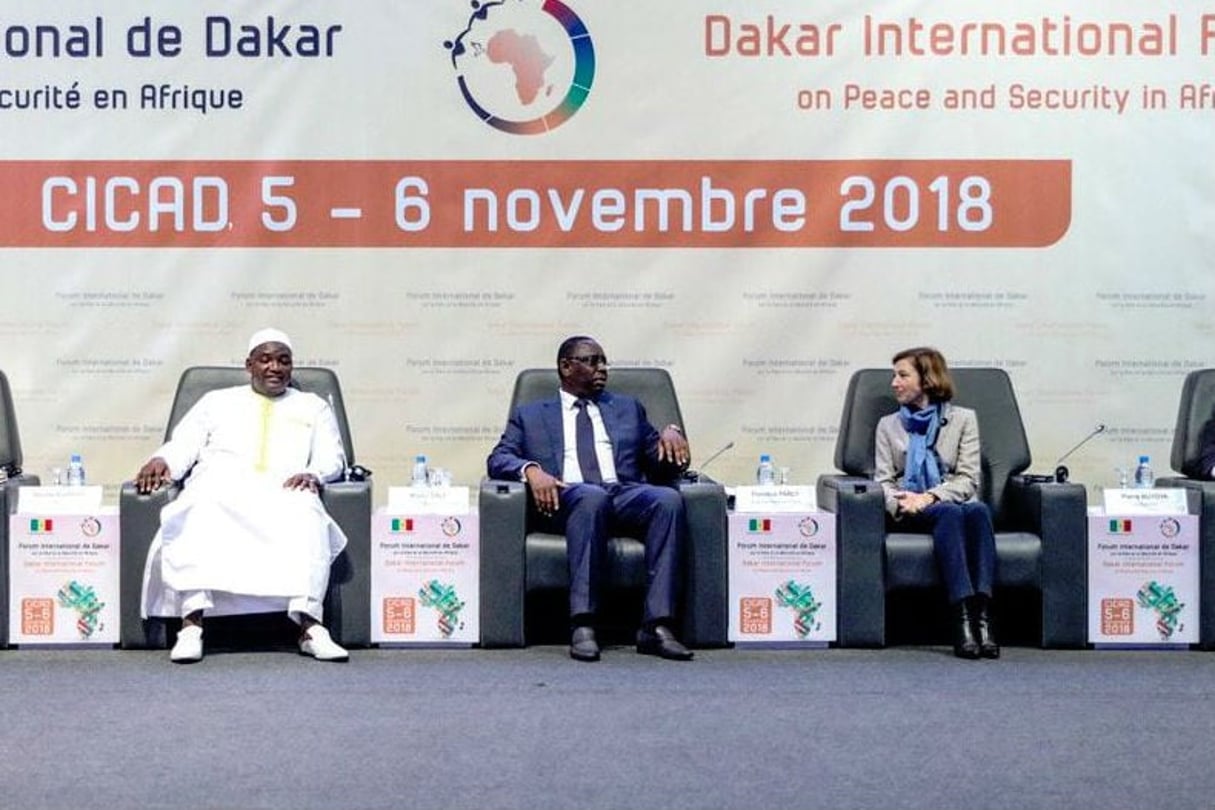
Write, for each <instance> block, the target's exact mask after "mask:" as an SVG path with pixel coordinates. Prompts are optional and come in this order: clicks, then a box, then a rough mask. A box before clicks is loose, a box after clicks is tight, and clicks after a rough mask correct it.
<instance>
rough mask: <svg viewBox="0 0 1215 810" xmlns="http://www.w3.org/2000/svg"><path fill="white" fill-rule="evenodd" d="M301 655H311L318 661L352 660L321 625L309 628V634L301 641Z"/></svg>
mask: <svg viewBox="0 0 1215 810" xmlns="http://www.w3.org/2000/svg"><path fill="white" fill-rule="evenodd" d="M300 653H302V654H303V655H311V656H312V657H313V658H315V659H316V660H318V661H345V660H347V659H348V658H350V653H348V652H346V650H345V649H344V648H342V647H341V646H340V645H339V644H338V643H337V642H336V641H334V640H333V639H332V638H330V637H329V631H328V630H326V629H325V628H324V627H323V626H321V625H319V624H314V625H312V627H309V628H308V634H307V635H306V636H305V637H304V638H301V639H300Z"/></svg>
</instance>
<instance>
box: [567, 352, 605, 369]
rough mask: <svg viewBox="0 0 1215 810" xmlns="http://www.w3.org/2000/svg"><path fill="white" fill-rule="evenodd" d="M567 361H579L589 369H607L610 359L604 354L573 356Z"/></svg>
mask: <svg viewBox="0 0 1215 810" xmlns="http://www.w3.org/2000/svg"><path fill="white" fill-rule="evenodd" d="M565 359H566V360H577V361H578V362H579V363H581V364H582V365H584V366H587V367H589V368H601V367H602V368H606V367H607V364H608V359H607V357H605V356H604V355H602V354H571V355H570V356H568V357H566V358H565Z"/></svg>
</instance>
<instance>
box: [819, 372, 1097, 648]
mask: <svg viewBox="0 0 1215 810" xmlns="http://www.w3.org/2000/svg"><path fill="white" fill-rule="evenodd" d="M952 374H953V377H954V381H955V383H956V384H957V390H958V393H957V396H956V397H955V399H954V401H955V402H956V403H957V404H959V405H961V406H964V407H967V408H972V409H974V410H975V411H976V412H977V415H978V419H979V430H980V438H981V442H982V447H981V456H982V499H983V501H984V502H986V503H987V504H988V506H990V507H991V509H992V514H993V518H994V523H995V529H996V535H995V539H996V559H997V564H996V585H997V587H998V588H1027V589H1033V590H1035V591H1037V592H1039V593H1040V595H1041V606H1042V646H1044V647H1082V646H1084V644H1085V642H1086V636H1087V618H1086V617H1087V590H1088V589H1087V579H1086V577H1087V568H1086V564H1087V563H1086V560H1087V557H1086V542H1087V535H1088V524H1087V511H1086V510H1087V503H1086V495H1085V490H1084V487H1083V486H1081V485H1079V484H1055V483H1039V482H1030V481H1027V480H1026V479H1025V478H1024V477H1023V476H1021V475H1020V473H1022V472H1024V471H1025V470H1026V469H1027V468H1028V467H1029V464H1030V454H1029V445H1028V443H1027V441H1026V438H1025V429H1024V426H1023V425H1022V422H1021V412H1020V409H1019V408H1018V407H1017V400H1016V396H1015V395H1014V393H1013V388H1012V383H1011V381H1010V380H1009V378H1008V375H1007V374H1006V373H1005V372H1004V371H1003V370H1000V369H994V368H955V369H952ZM890 379H891V372H890V371H889V369H862V370H860V371H857V372H856V373H855V374H853V376H852V379H851V380H850V382H849V384H848V391H847V394H846V395H845V398H844V409H843V416H842V417H841V419H840V432H839V436H838V438H837V440H836V445H835V466H836V467H837V468H838V469H839V470H840V471H841V472H842V473H843V474H842V475H841V474H832V475H824V476H820V478H819V480H818V501H819V506H820V508H822V509H825V510H827V511H830V512H834V513H835V514H836V516H837V532H838V535H837V540H838V544H839V549H840V552H839V553H840V559H839V580H838V586H839V643H840V645H841V646H848V647H857V646H859V647H874V646H879V647H880V646H883V645H884V644H885V643H886V619H887V616H886V601H887V595H888V594H889V593H891V592H893V591H895V590H899V589H905V588H939V587H940V584H941V583H940V577H939V575H938V572H937V567H936V564H935V561H934V558H933V553H932V537H931V535H928V534H916V533H909V532H900V531H897V530H896V529H895V526H894V525H893V523H892V522H888V521H887V517H886V512H885V508H884V503H883V496H882V489H881V487H880V486H878V485H877V484H876V483H875V482H874V481H873V480H872V477H873V468H874V432H875V430H876V427H877V423H878V420H879V419H881V418H882V417H883V416H885V415H886V414H889V413H893V412H894V411H895V410H897V409H898V404H897V403H896V401H895V399H894V395H893V393H892V392H891V388H890Z"/></svg>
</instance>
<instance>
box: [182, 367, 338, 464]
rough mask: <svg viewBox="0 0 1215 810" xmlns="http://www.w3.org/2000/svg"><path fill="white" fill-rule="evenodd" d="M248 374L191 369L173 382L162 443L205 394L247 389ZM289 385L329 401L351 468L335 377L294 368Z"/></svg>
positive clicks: (315, 369) (327, 372)
mask: <svg viewBox="0 0 1215 810" xmlns="http://www.w3.org/2000/svg"><path fill="white" fill-rule="evenodd" d="M248 384H249V372H247V371H245V369H244V368H243V367H241V366H191V367H189V368H187V369H186V370H185V371H183V372H182V373H181V379H180V380H179V381H178V382H177V393H176V394H175V395H174V397H173V408H172V410H171V411H170V412H169V424H168V427H166V428H165V439H166V440H167V439H168V437H169V436H170V435H172V433H173V428H174V427H176V426H177V423H178V422H180V421H181V418H182V417H183V416H185V415H186V412H187V411H188V410H190V408H192V407H194V403H196V402H198V400H199V399H200V398H201V397H202V395H203V394H205V393H207V392H208V391H213V390H215V389H217V388H230V387H232V386H234V385H248ZM291 385H292V387H294V388H298V389H300V390H301V391H308V392H310V393H313V394H316V395H317V396H319V397H321V398H322V399H326V400H328V401H329V404H330V406H331V407H332V408H333V412H334V415H335V416H336V417H337V423H338V430H339V431H340V432H341V435H342V447H343V448H344V449H345V451H346V463H347V464H350V465H353V464H354V445H353V444H352V443H351V441H350V423H349V422H348V421H347V419H346V404H345V401H344V400H343V399H342V388H341V386H340V385H339V384H338V378H337V374H335V373H334V372H333V370H332V369H329V368H320V367H316V366H297V367H296V368H294V369H292V371H291Z"/></svg>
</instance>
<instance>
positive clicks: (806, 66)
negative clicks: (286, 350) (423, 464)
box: [0, 0, 1215, 502]
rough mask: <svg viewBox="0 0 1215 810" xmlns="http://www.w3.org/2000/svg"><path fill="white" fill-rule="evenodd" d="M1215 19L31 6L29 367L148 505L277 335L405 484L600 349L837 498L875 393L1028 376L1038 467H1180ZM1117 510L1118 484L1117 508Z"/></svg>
mask: <svg viewBox="0 0 1215 810" xmlns="http://www.w3.org/2000/svg"><path fill="white" fill-rule="evenodd" d="M1213 65H1215V7H1211V8H1207V9H1204V8H1202V7H1201V4H1193V3H1182V2H1145V1H1144V0H1116V1H1115V2H1109V3H1103V4H1092V3H1076V2H1045V0H1026V1H1025V2H1022V3H1016V4H990V3H987V4H975V3H967V2H961V0H934V2H924V0H887V1H886V2H870V3H859V4H858V3H856V2H845V0H824V2H818V3H814V4H807V3H805V2H792V1H791V0H764V1H763V2H753V0H747V2H742V0H723V2H720V3H716V4H711V5H706V4H704V3H701V2H694V0H667V2H662V3H643V2H640V0H483V2H482V1H481V0H478V1H477V2H472V3H470V2H469V0H428V2H425V3H422V2H400V1H399V0H363V1H362V2H359V3H346V4H335V3H325V2H320V0H292V1H291V2H287V0H259V2H252V0H213V2H210V3H207V4H206V5H205V7H204V6H200V5H196V4H185V3H174V4H155V5H149V4H147V3H136V2H133V0H94V1H93V2H91V3H71V4H49V5H48V4H46V3H41V2H33V0H10V2H7V3H6V4H5V14H4V15H3V19H0V143H2V144H3V151H2V153H0V184H2V187H3V194H2V195H0V251H2V256H3V262H2V263H0V289H2V290H3V295H2V297H0V301H2V302H3V311H2V312H0V338H2V340H3V346H4V351H3V356H2V357H0V369H3V371H4V372H5V373H6V374H7V375H8V377H9V379H10V382H11V384H12V386H13V389H14V392H15V397H16V405H17V410H18V417H19V420H20V426H21V432H22V440H23V445H24V448H25V453H26V465H25V466H26V467H27V469H29V470H31V471H33V472H38V473H41V474H43V475H46V474H48V473H49V471H50V470H51V468H53V467H56V466H63V465H64V464H65V463H66V459H67V457H68V454H69V453H71V452H81V453H83V455H84V458H85V462H86V465H87V467H88V470H89V474H90V480H91V481H93V482H97V483H104V484H106V485H107V486H108V487H110V488H111V489H110V493H111V495H112V494H113V488H114V487H116V486H117V485H118V484H119V483H120V482H121V481H122V480H123V479H125V478H129V477H130V476H131V475H132V474H133V473H134V471H135V470H136V469H137V468H138V466H139V465H140V463H141V462H142V461H143V459H144V458H145V457H146V456H147V455H148V454H149V453H150V452H151V451H152V450H154V449H155V447H156V446H157V445H158V443H159V442H160V440H161V438H162V435H163V431H164V419H165V417H166V415H167V413H168V409H169V405H170V401H171V398H172V394H173V390H174V387H175V385H176V383H177V379H178V375H179V373H180V371H181V369H182V368H183V367H185V366H187V365H191V364H213V363H235V364H239V363H241V362H242V361H243V355H244V349H245V341H246V339H247V336H248V335H249V334H250V333H251V332H252V331H253V330H254V329H256V328H259V327H262V326H266V325H275V326H278V327H280V328H283V329H285V330H287V331H288V332H290V333H291V334H292V335H293V337H294V339H295V343H296V354H297V363H299V364H308V365H313V364H318V365H325V366H330V367H333V368H335V369H336V370H337V371H338V373H339V374H340V376H341V380H342V383H343V386H344V390H345V393H346V396H347V400H348V407H349V410H350V413H351V417H352V427H353V435H354V441H355V447H354V451H355V455H356V458H357V460H358V461H359V462H361V463H362V464H364V465H365V466H367V467H370V468H371V469H373V470H374V471H375V473H376V478H375V480H376V482H377V491H378V493H379V494H380V502H382V496H383V492H384V487H387V486H388V485H389V484H392V483H400V482H402V481H404V480H405V479H406V478H407V463H408V459H409V458H411V457H412V455H413V454H414V453H418V452H422V453H426V454H427V455H428V456H429V457H430V459H431V461H432V463H435V464H438V465H441V466H443V467H447V468H449V469H451V470H453V471H454V474H455V478H456V480H457V482H459V483H475V481H476V480H477V479H478V478H479V477H480V476H481V475H482V474H483V470H484V458H485V456H486V454H487V452H488V451H489V449H490V447H491V446H492V444H493V442H494V441H495V439H496V438H497V436H498V434H499V433H500V431H501V428H502V424H503V421H504V418H505V416H506V403H507V399H508V396H509V392H510V389H511V386H512V384H513V381H514V377H515V375H516V374H517V372H518V371H519V370H521V369H523V368H527V367H534V366H550V365H551V364H552V363H553V356H554V353H555V349H556V346H557V344H558V342H559V341H560V340H561V338H563V337H565V336H566V335H569V334H575V333H589V334H592V335H595V336H597V337H598V338H599V339H600V341H601V342H602V343H603V345H604V347H605V348H606V350H607V353H608V356H609V358H610V359H611V361H612V362H613V363H614V364H616V365H632V364H643V365H656V366H662V367H665V368H667V369H669V370H670V371H671V373H672V375H673V376H674V378H675V381H676V384H677V386H678V389H679V393H680V398H681V404H682V407H683V415H684V419H685V422H686V428H687V432H688V434H689V436H690V438H691V441H692V443H693V451H694V456H695V457H694V463H695V462H697V461H698V460H703V459H705V458H706V457H707V456H708V455H709V454H710V453H711V452H712V451H713V450H715V449H717V448H718V447H721V446H723V445H725V444H726V443H728V442H731V441H733V442H735V446H734V448H733V450H732V451H730V452H729V453H726V454H725V455H723V456H722V457H721V458H720V459H719V460H717V461H716V462H714V465H713V468H712V472H713V474H714V476H715V477H717V478H718V479H720V480H724V481H727V482H745V481H749V480H751V478H752V476H753V474H754V465H755V460H756V458H757V457H758V455H759V453H760V452H769V453H771V454H772V455H773V456H774V459H775V461H776V463H777V464H778V465H781V466H788V467H789V468H790V469H791V472H792V479H791V480H792V482H793V483H809V482H812V481H813V480H814V478H815V477H816V476H817V475H818V474H819V473H822V472H827V471H830V470H831V469H832V453H833V448H834V441H835V435H836V430H837V422H838V418H839V412H840V402H841V399H842V394H843V391H844V388H845V386H846V384H847V380H848V377H849V375H850V374H851V373H852V371H853V370H855V369H857V368H862V367H874V366H886V365H887V364H888V361H889V358H890V356H891V355H892V354H893V353H894V352H895V351H896V350H898V349H901V348H904V347H906V346H909V345H918V344H925V343H926V344H933V345H936V346H938V347H940V348H941V349H942V350H943V351H944V352H945V353H946V355H947V356H948V357H949V359H950V360H951V362H952V363H953V364H954V365H989V366H997V367H1000V368H1004V369H1007V370H1008V372H1009V373H1010V375H1011V376H1012V378H1013V381H1014V384H1015V387H1016V390H1017V394H1018V396H1019V398H1020V401H1021V405H1022V411H1023V414H1024V418H1025V422H1026V428H1027V432H1028V434H1029V437H1030V441H1031V446H1032V451H1033V456H1034V460H1035V463H1034V470H1036V471H1038V472H1043V471H1048V470H1053V468H1054V466H1055V462H1056V461H1057V459H1058V458H1059V457H1060V456H1061V455H1063V454H1064V453H1065V452H1066V451H1067V450H1068V449H1070V448H1071V447H1072V446H1073V445H1075V444H1076V443H1077V442H1078V441H1079V440H1080V439H1081V438H1083V437H1084V436H1086V435H1087V434H1089V433H1090V432H1091V431H1093V430H1094V428H1095V427H1096V426H1097V425H1098V424H1101V425H1105V426H1106V430H1105V431H1104V432H1103V433H1102V434H1100V435H1099V436H1097V437H1096V438H1095V439H1094V440H1093V441H1092V442H1090V443H1089V444H1088V445H1086V446H1085V447H1084V448H1083V449H1082V450H1080V451H1079V452H1077V453H1076V454H1075V455H1074V456H1073V457H1072V458H1071V459H1069V464H1070V466H1071V467H1072V477H1073V480H1077V481H1083V482H1087V483H1090V484H1093V485H1101V484H1104V483H1109V482H1111V481H1113V480H1115V478H1116V474H1115V472H1114V469H1115V468H1116V467H1124V466H1127V465H1130V464H1132V462H1133V460H1134V458H1135V457H1136V456H1138V455H1139V454H1140V453H1146V454H1148V455H1150V456H1151V457H1152V459H1153V462H1154V464H1155V466H1156V469H1157V471H1158V472H1164V471H1165V470H1166V469H1167V467H1168V463H1167V459H1168V450H1169V443H1170V440H1171V434H1172V427H1173V421H1174V418H1175V409H1176V403H1177V397H1178V392H1179V389H1180V385H1181V381H1182V378H1183V376H1184V375H1185V374H1186V373H1187V372H1188V371H1190V370H1192V369H1197V368H1201V367H1205V366H1209V365H1213V364H1215V358H1213V357H1212V352H1211V348H1210V347H1211V344H1212V340H1211V339H1212V334H1213V332H1215V319H1213V318H1212V315H1211V306H1210V304H1211V301H1210V297H1211V296H1212V294H1213V288H1215V274H1212V272H1211V269H1212V268H1211V261H1212V260H1211V257H1212V256H1213V255H1215V205H1213V204H1212V202H1211V195H1210V191H1209V190H1210V188H1212V186H1213V185H1215V164H1213V163H1212V161H1211V160H1210V157H1209V156H1210V155H1211V154H1212V153H1213V152H1215V150H1213V148H1212V147H1213V146H1215V127H1212V125H1211V121H1212V115H1213V114H1215V70H1213ZM1090 492H1091V493H1094V494H1095V487H1094V488H1091V489H1090Z"/></svg>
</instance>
